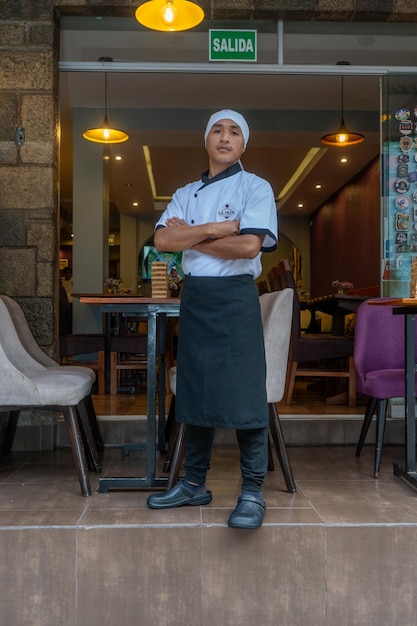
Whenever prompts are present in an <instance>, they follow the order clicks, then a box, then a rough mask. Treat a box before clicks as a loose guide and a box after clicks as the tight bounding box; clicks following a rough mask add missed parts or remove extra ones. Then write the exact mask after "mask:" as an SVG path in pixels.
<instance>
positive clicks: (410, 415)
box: [394, 313, 417, 487]
mask: <svg viewBox="0 0 417 626" xmlns="http://www.w3.org/2000/svg"><path fill="white" fill-rule="evenodd" d="M405 373H406V376H405V385H406V388H405V463H394V474H395V475H396V476H402V477H403V478H405V479H406V480H408V481H409V482H410V483H412V484H413V485H414V486H415V487H417V472H416V418H415V314H414V313H413V314H411V313H408V314H406V315H405Z"/></svg>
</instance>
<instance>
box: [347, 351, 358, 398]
mask: <svg viewBox="0 0 417 626" xmlns="http://www.w3.org/2000/svg"><path fill="white" fill-rule="evenodd" d="M348 404H349V406H356V373H355V364H354V360H353V357H352V356H350V357H349V378H348Z"/></svg>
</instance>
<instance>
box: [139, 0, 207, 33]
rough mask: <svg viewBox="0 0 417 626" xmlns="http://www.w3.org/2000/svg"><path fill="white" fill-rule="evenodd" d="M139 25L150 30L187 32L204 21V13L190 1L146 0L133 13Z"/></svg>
mask: <svg viewBox="0 0 417 626" xmlns="http://www.w3.org/2000/svg"><path fill="white" fill-rule="evenodd" d="M135 17H136V19H137V21H138V22H139V24H142V26H145V27H146V28H150V29H152V30H161V31H178V30H189V29H190V28H194V26H197V25H198V24H200V22H202V21H203V19H204V11H203V9H202V8H201V7H200V6H198V4H197V3H196V2H191V1H190V0H147V2H144V3H143V4H141V5H139V6H138V8H137V9H136V11H135Z"/></svg>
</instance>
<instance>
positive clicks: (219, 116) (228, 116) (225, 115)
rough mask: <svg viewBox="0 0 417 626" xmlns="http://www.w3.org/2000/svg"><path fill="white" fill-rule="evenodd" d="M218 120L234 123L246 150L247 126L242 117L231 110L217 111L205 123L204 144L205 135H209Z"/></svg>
mask: <svg viewBox="0 0 417 626" xmlns="http://www.w3.org/2000/svg"><path fill="white" fill-rule="evenodd" d="M220 120H232V121H233V122H235V123H236V124H237V125H238V126H239V128H240V130H241V131H242V135H243V141H244V147H245V148H246V144H247V143H248V139H249V126H248V123H247V121H246V120H245V118H244V117H243V115H241V114H240V113H238V112H237V111H232V110H231V109H222V110H221V111H217V113H213V115H212V116H211V117H210V119H209V121H208V122H207V127H206V132H205V133H204V143H205V142H206V139H207V135H208V134H209V132H210V130H211V128H212V126H214V124H216V123H217V122H219V121H220Z"/></svg>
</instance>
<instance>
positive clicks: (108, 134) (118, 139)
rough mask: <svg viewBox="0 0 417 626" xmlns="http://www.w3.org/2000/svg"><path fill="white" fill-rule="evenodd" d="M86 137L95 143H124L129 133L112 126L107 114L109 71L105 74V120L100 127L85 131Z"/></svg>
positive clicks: (84, 135)
mask: <svg viewBox="0 0 417 626" xmlns="http://www.w3.org/2000/svg"><path fill="white" fill-rule="evenodd" d="M83 137H84V139H87V140H88V141H94V142H95V143H105V144H109V143H123V141H127V140H128V139H129V135H128V134H127V133H125V132H124V131H123V130H117V129H116V128H112V126H111V124H110V122H109V118H108V114H107V72H105V74H104V120H103V123H102V125H101V126H100V128H90V129H89V130H86V131H84V132H83Z"/></svg>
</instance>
